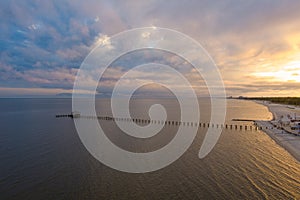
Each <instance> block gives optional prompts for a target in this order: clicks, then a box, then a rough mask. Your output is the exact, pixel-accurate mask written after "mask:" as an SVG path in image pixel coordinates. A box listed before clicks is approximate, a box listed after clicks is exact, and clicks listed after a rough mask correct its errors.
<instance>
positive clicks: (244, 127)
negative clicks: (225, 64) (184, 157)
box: [56, 112, 277, 131]
mask: <svg viewBox="0 0 300 200" xmlns="http://www.w3.org/2000/svg"><path fill="white" fill-rule="evenodd" d="M63 117H67V118H82V119H94V120H104V121H121V122H128V123H130V122H134V123H136V124H162V125H166V126H186V127H202V128H217V129H228V130H239V131H257V130H267V129H277V128H276V127H274V126H269V125H268V126H266V125H265V124H266V123H258V122H262V121H255V120H251V119H233V120H232V122H253V124H234V123H225V124H214V123H209V122H192V121H174V120H166V121H165V120H153V119H152V120H150V119H142V118H121V117H110V116H84V115H80V114H79V113H76V112H72V113H71V114H58V115H56V118H63ZM263 122H264V121H263ZM266 122H267V121H266Z"/></svg>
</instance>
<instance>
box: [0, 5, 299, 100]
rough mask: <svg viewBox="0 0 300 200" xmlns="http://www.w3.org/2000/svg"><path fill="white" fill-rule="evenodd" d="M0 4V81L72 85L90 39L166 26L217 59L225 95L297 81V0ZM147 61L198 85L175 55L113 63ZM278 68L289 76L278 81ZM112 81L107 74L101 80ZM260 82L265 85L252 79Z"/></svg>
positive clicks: (91, 42)
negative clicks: (197, 44) (130, 30)
mask: <svg viewBox="0 0 300 200" xmlns="http://www.w3.org/2000/svg"><path fill="white" fill-rule="evenodd" d="M0 6H1V8H2V12H0V17H1V22H0V29H1V35H0V50H1V51H0V73H1V75H0V87H7V88H12V87H20V86H24V87H28V88H30V87H40V88H45V87H52V88H61V89H63V88H72V83H73V81H74V77H75V74H76V70H77V69H78V68H79V67H80V64H81V63H82V61H83V60H84V58H85V57H86V55H87V54H88V53H89V52H90V51H91V49H92V48H93V47H95V45H97V44H98V45H99V44H102V45H107V46H109V47H112V45H111V43H110V39H109V38H110V37H111V36H112V35H113V34H116V33H119V32H121V31H124V30H127V29H130V28H137V27H144V26H158V27H166V28H172V29H175V30H178V31H181V32H183V33H186V34H187V35H189V36H191V37H193V38H195V39H196V40H197V41H198V42H200V43H201V44H202V45H203V46H204V47H205V49H206V50H207V51H208V52H209V53H210V55H211V56H212V58H213V59H214V60H215V62H216V64H217V65H218V67H219V69H220V72H221V74H222V76H223V79H224V82H225V83H226V86H227V93H228V94H229V95H230V94H237V93H238V92H240V94H241V95H243V94H253V95H254V94H255V92H257V94H260V93H262V92H261V91H263V90H265V92H266V94H267V93H268V94H276V93H273V92H274V91H277V89H278V87H277V82H279V83H281V84H282V85H286V86H289V84H290V83H289V82H290V81H291V80H293V81H294V82H295V83H293V84H295V85H296V86H297V84H298V86H299V81H298V80H299V76H298V75H299V68H298V67H297V66H299V61H300V55H299V52H300V39H299V38H300V27H299V24H300V13H299V8H300V2H299V1H297V0H287V1H279V0H275V1H274V0H266V1H259V0H252V1H232V0H224V1H206V0H203V1H198V0H191V1H188V2H187V1H179V0H175V1H172V2H164V1H158V0H149V1H131V0H129V1H118V0H103V1H98V0H88V1H84V2H83V1H79V0H72V1H71V0H63V1H37V0H25V1H1V2H0ZM45 13H47V14H45ZM174 16H175V17H174ZM144 37H148V35H147V33H145V34H144ZM137 55H139V54H137ZM147 56H148V57H147ZM147 61H156V62H158V63H166V64H172V65H173V66H174V67H175V69H177V70H180V72H181V73H183V74H184V75H186V76H187V77H188V78H189V80H191V81H192V82H193V84H194V85H195V87H197V86H198V85H201V84H202V82H201V79H199V77H198V75H195V72H194V71H192V70H191V69H190V67H189V66H188V64H186V63H184V61H182V60H180V59H178V58H177V57H176V56H175V55H173V56H170V55H166V54H162V56H157V57H156V58H155V59H154V58H153V56H151V53H147V55H146V53H145V55H144V56H143V57H139V56H135V57H134V56H131V57H127V58H124V59H122V60H119V61H118V62H115V67H119V68H117V69H116V71H118V70H119V71H120V73H122V72H124V71H126V70H127V69H129V68H130V67H132V66H134V65H138V64H142V63H145V62H147ZM293 62H294V63H296V64H291V63H293ZM281 72H284V73H287V74H288V75H289V76H290V77H288V78H286V79H280V78H279V77H278V76H279V74H281ZM259 73H260V74H263V73H265V75H266V74H268V73H269V74H273V75H274V74H275V75H274V76H257V75H258V74H259ZM276 73H277V77H276ZM146 75H147V74H144V75H141V76H142V77H145V76H146ZM291 77H292V78H291ZM115 79H116V77H114V76H112V77H106V79H105V80H104V79H103V80H104V81H105V83H104V84H111V83H112V82H114V81H115ZM261 80H263V81H264V82H265V83H266V84H268V87H267V86H264V84H261V85H260V84H258V83H260V81H261ZM132 81H134V79H133V80H132ZM270 82H276V84H274V85H272V84H269V83H270ZM247 83H251V85H252V84H253V85H255V86H256V87H258V88H261V90H259V89H257V90H255V88H253V87H248V88H249V91H248V92H247V90H246V89H247V87H246V85H247ZM91 84H92V82H91ZM290 86H291V85H290ZM272 87H273V88H272ZM291 88H292V87H291ZM291 88H290V89H289V87H284V88H282V89H284V90H286V91H290V92H293V90H292V89H291ZM286 93H288V92H286ZM295 95H297V96H299V94H295Z"/></svg>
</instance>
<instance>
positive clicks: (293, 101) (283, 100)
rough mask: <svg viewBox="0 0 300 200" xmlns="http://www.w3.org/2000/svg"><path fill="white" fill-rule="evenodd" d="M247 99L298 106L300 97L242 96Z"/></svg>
mask: <svg viewBox="0 0 300 200" xmlns="http://www.w3.org/2000/svg"><path fill="white" fill-rule="evenodd" d="M243 99H249V100H262V101H270V102H272V103H280V104H288V105H296V106H300V97H243Z"/></svg>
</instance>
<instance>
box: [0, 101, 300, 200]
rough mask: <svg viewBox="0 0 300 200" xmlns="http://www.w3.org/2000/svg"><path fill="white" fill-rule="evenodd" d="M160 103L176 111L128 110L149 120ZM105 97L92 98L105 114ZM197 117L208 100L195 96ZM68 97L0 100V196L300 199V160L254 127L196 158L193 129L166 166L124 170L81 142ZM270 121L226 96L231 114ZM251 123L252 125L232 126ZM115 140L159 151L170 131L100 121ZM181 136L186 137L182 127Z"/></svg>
mask: <svg viewBox="0 0 300 200" xmlns="http://www.w3.org/2000/svg"><path fill="white" fill-rule="evenodd" d="M153 104H161V105H163V106H164V107H165V108H166V112H167V114H168V118H169V119H172V120H174V119H176V118H177V117H179V116H180V106H179V105H178V101H177V100H175V99H167V98H160V99H155V98H153V99H150V98H148V99H142V98H137V99H132V100H131V102H130V113H131V114H132V116H135V117H141V118H143V117H148V116H149V115H148V111H149V108H150V106H151V105H153ZM109 105H110V99H101V98H99V99H96V110H97V112H98V113H102V114H103V115H109V114H110V112H109V109H108V108H109ZM199 108H200V114H201V118H200V119H201V121H202V122H209V119H210V101H209V100H207V99H206V100H203V99H200V100H199ZM71 111H72V100H71V99H70V98H49V99H48V98H2V99H0V199H3V200H4V199H276V200H278V199H300V189H299V188H300V163H299V162H298V161H297V160H295V159H294V158H293V157H292V156H291V155H290V154H289V153H288V152H287V151H286V150H285V149H284V148H282V147H281V146H279V145H278V144H277V143H276V142H274V141H273V140H272V139H271V138H270V137H269V136H268V135H267V134H265V133H264V132H262V131H260V130H255V129H253V130H239V129H238V130H235V129H225V128H224V129H223V131H222V134H221V136H220V138H219V140H218V142H217V144H216V146H215V147H214V148H213V150H212V151H211V152H210V153H209V154H208V155H207V156H206V157H204V158H202V159H200V158H199V157H198V153H199V149H200V147H201V145H202V142H203V138H204V136H205V134H206V131H207V128H203V127H199V128H198V131H197V136H196V138H195V139H194V141H193V143H192V145H191V146H190V147H189V149H188V150H187V151H186V152H185V153H184V154H183V155H182V156H181V157H180V158H179V159H178V160H176V161H175V162H173V163H172V164H170V165H168V166H166V167H164V168H162V169H159V170H157V171H153V172H148V173H127V172H121V171H118V170H116V169H112V168H110V167H108V166H106V165H104V164H102V163H101V162H99V161H98V160H97V159H95V158H94V157H93V156H92V155H91V154H90V153H89V152H88V151H87V150H86V148H85V147H84V145H83V144H82V142H81V140H80V138H79V136H78V134H77V131H76V128H75V125H74V120H80V119H72V118H56V117H55V116H56V115H57V114H69V113H71ZM236 118H239V119H256V120H270V119H271V118H272V114H271V113H270V112H269V111H268V109H267V108H266V107H264V106H263V105H259V104H257V103H255V102H252V101H246V100H236V99H228V100H227V113H226V123H228V124H230V123H234V122H232V119H236ZM236 123H238V124H242V125H248V126H250V125H253V123H252V122H250V121H246V122H235V124H236ZM99 124H100V125H101V126H103V127H105V128H104V129H105V130H106V132H105V133H106V135H107V136H108V138H109V139H110V140H112V141H113V142H114V143H115V144H117V145H118V146H120V147H121V148H123V149H126V150H128V151H133V152H147V151H152V150H156V149H159V148H162V147H163V146H164V145H165V144H167V143H168V142H170V141H171V140H172V138H173V137H174V134H176V129H177V128H176V126H166V127H164V128H163V130H162V131H161V132H160V133H158V135H157V136H155V137H151V138H148V139H143V140H138V139H136V138H132V137H131V136H128V135H126V134H124V133H123V132H122V131H121V130H120V129H118V127H117V125H116V124H115V123H114V122H113V121H105V120H102V121H101V120H99ZM186 134H189V133H188V132H187V133H186Z"/></svg>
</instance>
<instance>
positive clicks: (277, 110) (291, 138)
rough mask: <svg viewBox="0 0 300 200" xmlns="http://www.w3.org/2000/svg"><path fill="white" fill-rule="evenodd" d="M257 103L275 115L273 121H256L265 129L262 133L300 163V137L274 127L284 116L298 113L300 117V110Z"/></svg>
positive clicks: (281, 105) (280, 105) (261, 102)
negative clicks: (276, 121) (275, 122)
mask: <svg viewBox="0 0 300 200" xmlns="http://www.w3.org/2000/svg"><path fill="white" fill-rule="evenodd" d="M255 102H256V103H258V104H261V105H263V106H266V107H267V108H268V110H269V112H271V113H272V115H273V119H272V120H270V121H256V123H257V125H258V126H261V127H265V128H263V129H262V131H263V132H265V133H266V134H267V135H268V136H269V137H270V138H271V139H273V140H274V141H275V142H276V143H277V144H278V145H279V146H281V147H282V148H284V149H285V150H286V151H287V152H289V153H290V154H291V155H292V156H293V157H294V158H295V159H296V160H297V161H298V162H300V137H299V136H295V135H293V134H290V133H288V132H287V131H285V130H281V129H277V128H276V127H274V121H275V120H278V119H279V118H280V116H282V115H287V114H292V113H296V114H297V115H298V116H299V115H300V108H295V110H291V109H290V108H288V107H287V105H283V104H274V103H269V102H267V103H266V102H264V101H257V100H256V101H255Z"/></svg>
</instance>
